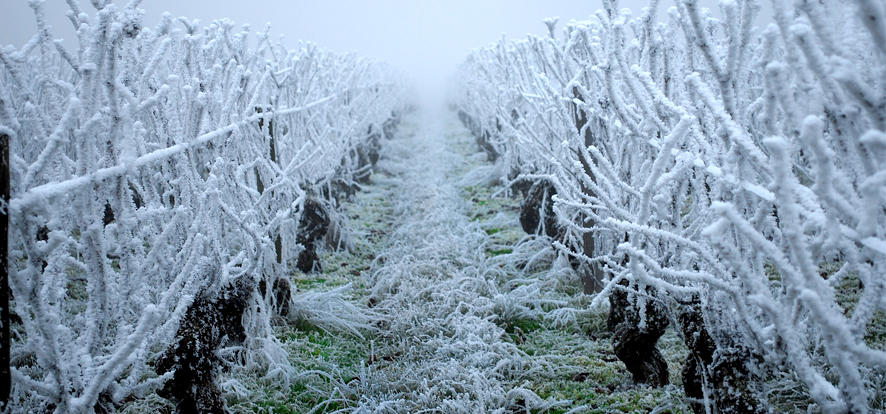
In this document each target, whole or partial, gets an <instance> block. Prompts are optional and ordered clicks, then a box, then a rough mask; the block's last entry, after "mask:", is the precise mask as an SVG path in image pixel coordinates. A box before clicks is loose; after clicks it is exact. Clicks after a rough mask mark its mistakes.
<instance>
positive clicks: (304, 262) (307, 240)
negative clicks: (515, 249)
mask: <svg viewBox="0 0 886 414" xmlns="http://www.w3.org/2000/svg"><path fill="white" fill-rule="evenodd" d="M328 230H329V213H328V212H327V211H326V208H325V207H324V206H323V204H321V203H320V202H319V201H317V200H315V199H313V198H309V199H307V200H305V205H304V211H303V212H302V215H301V219H299V222H298V237H297V238H296V241H297V242H298V243H299V244H301V245H302V246H304V248H305V249H304V250H302V252H301V253H299V255H298V261H297V263H296V267H298V269H299V270H301V271H302V272H305V273H308V272H312V271H314V270H320V268H321V267H320V259H319V257H318V256H317V251H316V247H317V246H316V244H317V242H318V241H320V240H323V239H324V237H325V236H326V232H327V231H328Z"/></svg>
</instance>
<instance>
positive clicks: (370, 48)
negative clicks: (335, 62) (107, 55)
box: [0, 0, 769, 92]
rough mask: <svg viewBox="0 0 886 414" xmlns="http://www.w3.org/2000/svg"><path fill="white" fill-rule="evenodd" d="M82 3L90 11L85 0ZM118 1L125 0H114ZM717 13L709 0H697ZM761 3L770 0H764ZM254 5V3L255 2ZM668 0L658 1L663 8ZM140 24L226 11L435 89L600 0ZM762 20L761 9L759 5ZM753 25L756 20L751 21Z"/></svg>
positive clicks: (13, 22)
mask: <svg viewBox="0 0 886 414" xmlns="http://www.w3.org/2000/svg"><path fill="white" fill-rule="evenodd" d="M0 3H2V5H3V6H2V13H0V45H7V44H12V45H14V46H16V47H18V46H20V45H22V44H23V43H24V42H26V41H27V40H28V39H29V38H30V37H31V36H32V35H33V33H34V32H35V24H34V18H33V12H32V11H31V9H30V7H28V1H27V0H0ZM80 3H82V4H81V6H82V9H83V10H84V11H87V12H92V11H94V9H92V7H91V6H90V5H89V2H88V1H80ZM118 3H124V2H123V1H122V0H118ZM647 3H648V1H647V0H622V1H621V2H620V3H619V6H620V7H621V8H629V9H631V10H632V12H633V13H634V14H635V15H638V14H639V13H640V12H641V10H642V7H644V6H646V5H647ZM701 3H702V5H703V6H706V7H711V8H712V9H714V10H715V14H718V13H717V12H716V9H717V7H716V5H717V1H716V0H701ZM765 3H767V4H768V3H769V2H768V1H767V2H765ZM256 4H260V5H256ZM673 4H674V0H663V1H661V3H660V6H659V11H658V15H659V16H661V15H664V13H665V11H666V10H667V8H668V7H670V6H671V5H673ZM141 7H142V8H143V9H145V23H146V24H147V25H149V26H152V25H154V24H156V23H157V22H158V21H159V19H160V17H161V16H162V14H163V13H164V12H169V13H171V14H172V16H174V17H178V16H187V17H188V18H190V19H199V20H200V21H201V22H202V23H208V22H211V21H212V20H215V19H219V18H230V19H232V20H234V21H235V22H236V23H237V24H250V26H251V28H252V30H253V31H254V32H255V31H259V30H263V29H264V27H265V25H266V24H270V25H271V27H272V31H271V32H272V33H273V34H274V35H275V36H283V42H284V44H287V45H289V46H291V47H297V46H298V42H299V40H306V41H311V42H314V43H317V44H319V45H321V46H324V47H327V48H330V49H332V50H335V51H340V52H356V53H358V54H360V55H362V56H366V57H369V58H372V59H376V60H381V61H385V62H388V63H390V64H392V65H393V66H395V67H397V68H399V69H400V70H402V71H403V72H405V73H406V74H407V75H408V76H409V77H410V78H412V79H413V80H414V81H415V82H416V83H417V84H418V85H419V86H420V89H421V90H424V91H425V92H429V91H432V90H439V89H440V87H441V85H443V82H444V80H445V79H446V78H447V76H448V75H449V74H450V73H452V71H453V70H454V69H455V68H456V66H457V65H458V64H459V63H460V62H461V61H462V60H463V59H464V58H465V57H466V56H467V54H468V53H469V52H470V50H471V49H474V48H477V47H481V46H485V45H488V44H490V43H493V42H496V41H498V40H499V39H501V37H502V36H507V37H509V38H520V37H523V36H525V35H526V34H527V33H534V34H544V33H546V29H545V26H544V24H543V23H542V20H543V19H544V18H547V17H559V18H560V25H561V26H562V25H563V24H564V23H565V22H568V21H569V20H583V19H586V18H587V17H588V16H589V15H590V14H592V13H593V12H594V11H595V10H597V9H600V8H602V2H601V0H544V1H541V0H533V1H530V0H424V1H418V0H372V1H370V0H257V1H244V0H144V1H143V2H142V3H141ZM44 8H45V11H46V16H47V21H48V22H49V24H50V25H52V26H53V30H52V31H53V36H54V37H56V38H64V39H67V41H66V43H68V44H70V39H73V38H74V32H73V30H72V29H71V24H70V23H69V22H68V20H67V19H66V18H65V17H64V14H65V13H66V12H67V10H68V6H67V4H66V3H65V0H46V1H45V6H44ZM763 15H764V17H761V18H760V19H759V20H763V19H766V17H765V16H767V15H768V12H767V11H766V10H764V13H763ZM758 24H759V23H758Z"/></svg>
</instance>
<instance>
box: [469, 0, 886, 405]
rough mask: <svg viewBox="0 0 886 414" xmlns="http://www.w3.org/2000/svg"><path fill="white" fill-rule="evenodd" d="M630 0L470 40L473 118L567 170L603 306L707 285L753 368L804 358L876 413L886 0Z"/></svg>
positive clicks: (567, 189)
mask: <svg viewBox="0 0 886 414" xmlns="http://www.w3.org/2000/svg"><path fill="white" fill-rule="evenodd" d="M617 3H618V2H617V1H614V0H605V1H604V5H605V9H604V10H600V11H598V12H596V14H594V15H593V16H592V17H591V18H590V20H588V21H582V22H570V23H569V24H568V25H567V26H566V28H565V30H564V31H562V32H560V33H558V32H556V31H555V29H554V25H555V23H556V22H555V21H549V22H548V27H549V28H550V36H547V37H529V38H527V39H524V40H520V41H513V42H506V41H502V42H500V43H498V44H496V45H494V46H491V47H488V48H486V49H482V50H479V51H477V52H475V53H474V54H473V55H472V56H470V57H469V58H468V60H467V61H466V62H465V63H464V65H463V67H462V70H461V81H462V84H463V89H462V90H463V92H462V94H461V97H460V98H459V99H458V106H459V108H460V109H461V110H462V111H463V112H464V113H465V114H467V115H468V116H469V123H470V124H471V125H470V126H472V128H473V129H474V130H475V133H477V134H478V135H482V136H485V137H486V140H485V141H486V142H488V143H489V145H491V146H492V147H493V148H494V151H495V152H496V153H497V154H501V155H502V159H501V161H500V162H502V163H504V165H505V166H506V167H507V168H505V169H503V170H504V171H515V172H516V171H519V172H521V173H523V176H524V177H529V178H532V177H546V178H548V179H550V180H551V181H552V182H553V183H554V185H555V187H556V190H557V195H556V196H555V201H556V202H555V210H556V212H557V215H558V219H559V222H560V224H561V225H563V226H565V227H566V229H567V235H566V237H565V238H564V239H563V240H562V242H557V243H555V245H556V246H558V247H559V249H560V250H561V252H562V253H563V254H567V255H571V256H573V257H575V258H577V259H580V260H581V261H584V262H585V263H588V264H597V265H600V266H602V269H603V271H602V272H601V274H595V275H592V276H593V277H596V278H599V279H601V282H602V284H601V288H602V294H600V295H598V296H597V299H596V300H595V302H596V303H599V302H600V301H601V300H604V298H606V297H607V296H608V294H609V293H611V292H612V291H613V290H614V289H628V290H629V291H630V292H629V294H630V295H632V296H633V297H634V298H635V302H636V306H638V307H639V308H640V309H644V308H645V306H646V305H647V303H648V301H650V300H655V301H663V302H664V303H668V304H675V303H678V302H679V301H682V300H688V299H689V298H691V297H694V296H696V295H698V296H697V297H700V298H701V301H702V303H703V304H704V309H705V311H704V319H705V321H706V323H705V325H706V326H707V329H708V330H710V331H711V334H712V335H713V336H714V338H715V340H717V341H718V343H720V344H725V343H727V342H729V341H734V340H735V339H736V338H737V339H738V340H739V342H740V343H743V344H744V346H747V347H749V348H750V349H752V350H753V353H754V354H756V355H759V356H762V358H760V359H759V360H758V359H755V358H751V359H749V361H748V364H750V365H754V368H755V369H756V370H758V371H760V372H763V373H764V375H767V376H769V377H771V376H773V375H782V374H777V371H779V370H780V369H781V368H782V367H785V368H788V369H789V371H790V372H791V374H789V375H791V376H795V377H796V378H798V379H799V380H800V381H802V382H803V383H805V385H806V387H807V390H808V393H809V395H810V396H811V398H812V399H813V400H814V401H815V402H816V403H817V404H818V406H819V408H820V409H821V410H823V411H824V412H867V411H868V410H869V409H870V401H869V400H870V398H871V395H872V392H873V391H875V390H876V389H877V388H879V387H880V386H881V385H882V384H880V385H877V383H876V382H872V381H874V379H873V378H875V377H876V376H877V375H882V373H883V371H884V369H886V352H884V350H883V349H879V348H877V347H872V346H871V345H870V344H869V343H867V342H866V341H865V336H866V333H867V331H868V326H869V323H870V322H871V321H872V319H874V318H875V315H877V314H878V313H879V314H880V317H881V318H882V317H883V314H882V312H884V311H886V302H884V300H883V298H884V297H886V296H884V293H886V290H884V283H886V280H884V274H886V214H884V212H886V199H884V196H886V169H884V166H886V135H884V131H886V129H884V128H886V92H884V90H886V89H884V88H886V83H884V82H886V49H884V46H883V45H884V42H883V40H884V38H886V21H884V20H883V17H884V12H886V10H884V8H886V5H884V4H883V2H878V1H861V0H859V1H852V2H849V1H836V0H824V1H802V0H801V1H796V2H792V3H793V4H794V5H793V6H787V5H785V3H788V2H782V1H777V0H774V1H772V4H773V6H774V7H773V9H774V22H773V23H771V24H769V25H768V26H766V27H765V28H763V29H762V30H760V29H758V28H756V27H754V26H753V22H754V21H755V17H756V16H757V14H758V12H759V10H760V4H759V1H757V0H726V1H721V2H720V11H721V13H720V14H721V16H722V17H719V18H717V17H714V16H713V15H712V14H711V13H710V12H709V11H708V10H706V9H703V8H701V7H700V6H699V5H698V2H697V1H695V0H678V1H675V2H674V6H673V7H670V8H669V9H667V11H666V13H664V15H663V16H661V17H656V12H657V9H658V8H659V7H658V6H659V3H660V2H659V1H657V0H653V1H651V2H650V5H649V7H648V8H645V9H644V10H643V12H642V14H641V15H640V16H632V15H631V13H630V12H629V11H628V10H620V9H619V8H618V4H617ZM514 177H515V175H512V176H511V177H510V178H514ZM588 234H589V235H590V237H588V236H587V235H588ZM588 240H590V243H591V245H592V246H593V249H591V250H589V249H587V248H586V247H587V246H588V243H589V242H588ZM847 277H849V278H853V277H854V278H857V279H858V281H859V285H860V286H861V290H860V292H861V293H860V297H859V298H858V301H857V304H855V305H854V307H852V308H851V310H850V309H847V308H845V307H844V306H841V304H840V303H838V300H837V293H836V288H837V287H838V286H840V284H841V283H842V282H843V281H844V280H846V278H847ZM623 281H627V282H629V286H630V287H629V288H626V287H625V286H628V284H624V285H622V283H624V282H623ZM647 292H650V293H651V294H650V293H647ZM640 315H641V318H640V321H639V324H640V325H643V324H645V322H646V321H645V320H644V319H643V317H642V315H645V313H644V312H642V311H641V312H640ZM727 339H728V340H727ZM756 361H759V362H756ZM767 372H768V373H769V374H765V373H767ZM877 373H879V374H877Z"/></svg>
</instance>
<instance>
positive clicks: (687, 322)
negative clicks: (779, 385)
mask: <svg viewBox="0 0 886 414" xmlns="http://www.w3.org/2000/svg"><path fill="white" fill-rule="evenodd" d="M678 320H679V322H680V328H681V330H682V331H683V337H684V338H685V341H686V346H687V347H688V348H689V355H688V356H687V357H686V364H685V365H684V367H683V372H682V373H681V376H682V378H683V389H684V391H685V393H686V396H687V397H689V398H691V399H693V400H694V401H692V402H691V403H690V405H691V406H692V411H693V412H695V413H696V414H703V413H706V412H707V411H706V408H705V403H704V402H705V391H707V396H708V400H707V401H708V403H710V404H711V405H712V406H713V407H711V408H714V409H715V412H717V413H720V414H763V413H767V412H769V410H768V406H767V404H766V403H765V401H763V400H761V399H760V398H758V393H757V392H756V391H755V390H754V384H757V383H759V378H757V376H756V375H754V373H753V372H752V371H751V370H750V369H749V367H748V364H747V363H748V362H749V361H750V360H751V359H753V358H755V357H754V355H753V354H752V353H751V352H750V350H749V349H748V348H747V347H745V346H743V345H742V344H740V343H737V342H736V341H734V340H731V339H726V338H724V340H726V341H728V342H730V343H728V344H719V345H718V344H717V343H716V342H715V341H714V339H713V337H712V336H711V334H710V332H709V331H708V329H707V327H706V326H705V321H704V318H703V316H702V306H701V302H700V301H699V299H698V298H693V299H692V300H691V301H689V302H687V303H684V304H683V305H682V307H681V310H680V315H679V316H678Z"/></svg>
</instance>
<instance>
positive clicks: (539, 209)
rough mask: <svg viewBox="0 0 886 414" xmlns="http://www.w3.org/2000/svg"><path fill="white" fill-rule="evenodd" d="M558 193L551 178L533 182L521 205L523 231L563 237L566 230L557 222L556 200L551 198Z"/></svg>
mask: <svg viewBox="0 0 886 414" xmlns="http://www.w3.org/2000/svg"><path fill="white" fill-rule="evenodd" d="M556 194H557V189H556V187H554V184H553V183H551V182H550V181H549V180H538V181H536V182H535V183H533V184H532V186H531V187H530V188H529V191H528V192H527V194H526V198H525V199H524V200H523V203H522V204H521V205H520V226H522V227H523V231H525V232H526V233H527V234H545V235H547V236H548V237H552V238H562V236H563V232H564V230H563V228H562V227H561V226H560V225H559V224H558V223H557V216H556V215H555V214H554V200H553V199H552V198H551V197H553V196H554V195H556Z"/></svg>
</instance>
